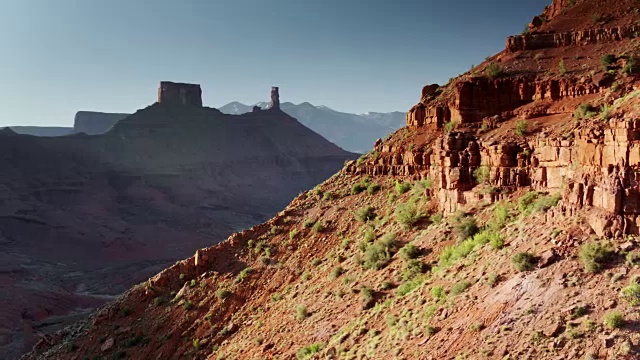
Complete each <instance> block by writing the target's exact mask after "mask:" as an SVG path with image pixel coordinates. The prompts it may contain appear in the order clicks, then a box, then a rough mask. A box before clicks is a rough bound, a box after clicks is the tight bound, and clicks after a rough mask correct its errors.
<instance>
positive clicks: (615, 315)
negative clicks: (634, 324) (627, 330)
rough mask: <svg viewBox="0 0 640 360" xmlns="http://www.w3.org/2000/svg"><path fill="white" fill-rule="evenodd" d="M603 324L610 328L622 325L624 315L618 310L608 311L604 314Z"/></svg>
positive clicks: (617, 327)
mask: <svg viewBox="0 0 640 360" xmlns="http://www.w3.org/2000/svg"><path fill="white" fill-rule="evenodd" d="M603 322H604V324H605V325H606V326H607V327H608V328H610V329H619V328H621V327H622V326H624V316H623V315H622V314H621V313H620V312H618V311H610V312H608V313H606V314H605V315H604V321H603Z"/></svg>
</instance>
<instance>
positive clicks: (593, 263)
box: [579, 241, 614, 273]
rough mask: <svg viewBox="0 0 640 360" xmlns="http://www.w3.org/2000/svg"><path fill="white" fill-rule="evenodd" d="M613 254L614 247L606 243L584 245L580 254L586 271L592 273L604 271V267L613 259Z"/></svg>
mask: <svg viewBox="0 0 640 360" xmlns="http://www.w3.org/2000/svg"><path fill="white" fill-rule="evenodd" d="M613 254H614V249H613V246H612V245H611V243H609V242H606V241H603V242H589V243H586V244H583V245H582V246H580V252H579V256H580V260H582V263H583V264H584V268H585V270H586V271H588V272H591V273H597V272H599V271H600V270H602V267H603V265H604V264H605V263H606V262H607V261H609V260H610V259H611V257H612V256H613Z"/></svg>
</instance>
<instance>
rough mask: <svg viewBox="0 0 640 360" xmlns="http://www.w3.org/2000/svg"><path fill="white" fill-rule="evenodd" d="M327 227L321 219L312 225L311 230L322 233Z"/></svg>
mask: <svg viewBox="0 0 640 360" xmlns="http://www.w3.org/2000/svg"><path fill="white" fill-rule="evenodd" d="M325 229H326V227H325V226H324V224H323V223H322V222H321V221H316V222H315V223H314V224H313V226H312V227H311V231H313V232H314V233H320V232H323V231H324V230H325Z"/></svg>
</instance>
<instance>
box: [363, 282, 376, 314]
mask: <svg viewBox="0 0 640 360" xmlns="http://www.w3.org/2000/svg"><path fill="white" fill-rule="evenodd" d="M360 299H361V300H362V308H363V309H365V310H366V309H370V308H371V307H372V306H373V305H374V304H375V297H374V293H373V290H371V289H370V288H368V287H362V288H361V289H360Z"/></svg>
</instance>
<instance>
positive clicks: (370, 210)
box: [355, 206, 376, 222]
mask: <svg viewBox="0 0 640 360" xmlns="http://www.w3.org/2000/svg"><path fill="white" fill-rule="evenodd" d="M355 218H356V220H358V221H360V222H367V221H371V220H374V219H375V218H376V210H375V208H374V207H373V206H365V207H362V208H360V209H358V210H356V213H355Z"/></svg>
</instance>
